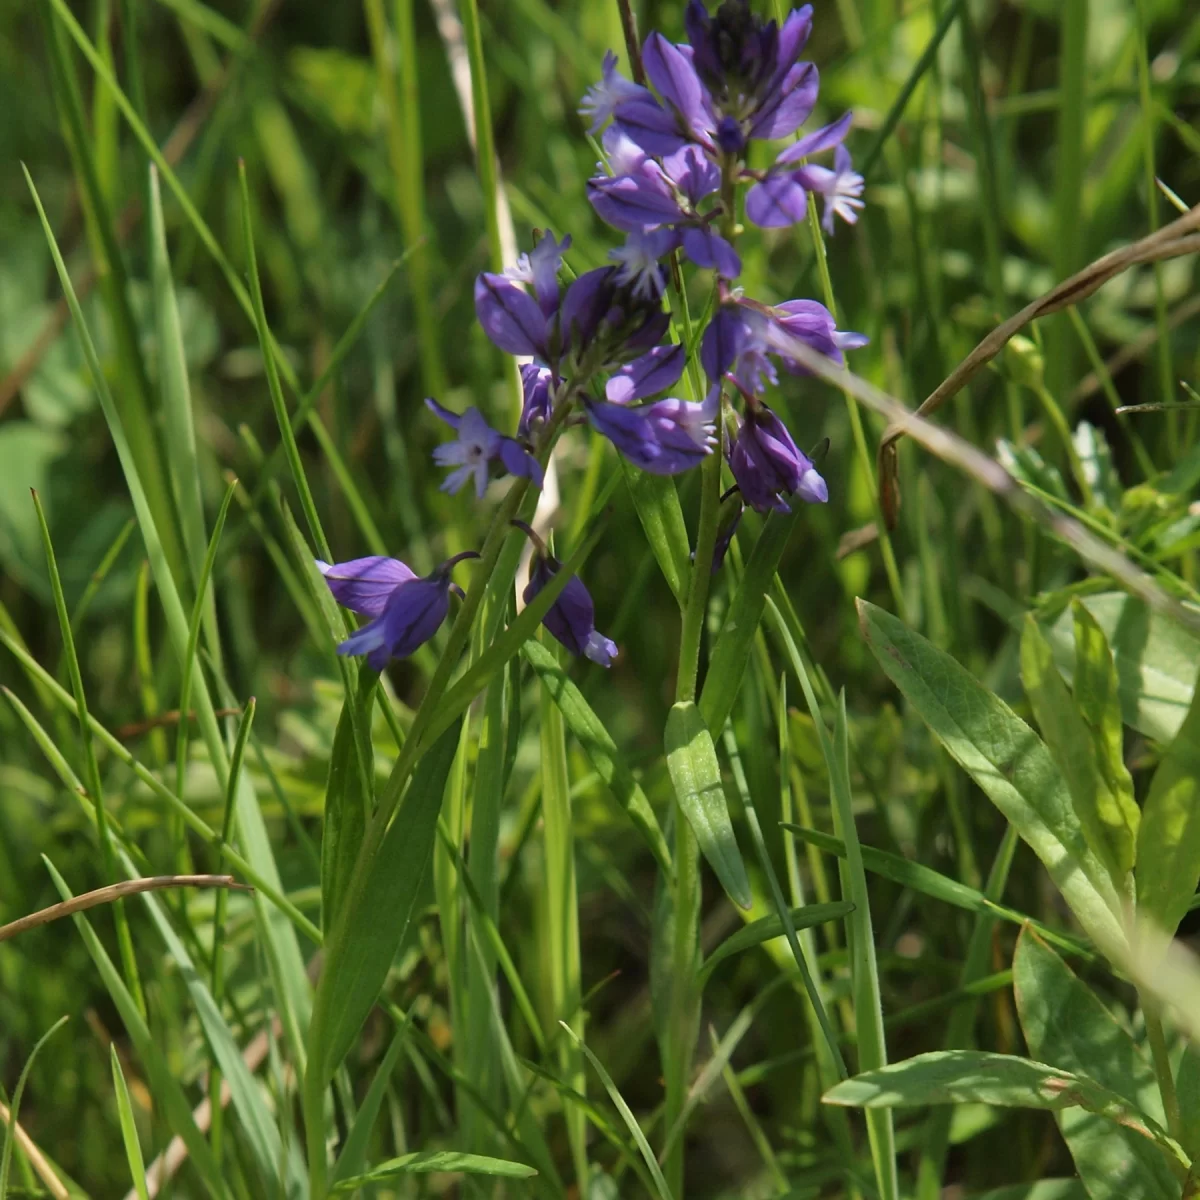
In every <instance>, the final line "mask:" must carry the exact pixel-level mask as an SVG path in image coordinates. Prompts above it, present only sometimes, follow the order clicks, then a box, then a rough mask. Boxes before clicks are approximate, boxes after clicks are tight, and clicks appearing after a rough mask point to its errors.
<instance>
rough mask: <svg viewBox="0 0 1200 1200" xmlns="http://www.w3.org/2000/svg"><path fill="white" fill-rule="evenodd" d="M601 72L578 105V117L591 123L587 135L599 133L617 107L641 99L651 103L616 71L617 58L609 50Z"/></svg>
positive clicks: (645, 93)
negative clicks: (597, 80)
mask: <svg viewBox="0 0 1200 1200" xmlns="http://www.w3.org/2000/svg"><path fill="white" fill-rule="evenodd" d="M601 72H602V73H601V76H600V82H599V83H597V84H593V85H592V86H591V87H590V88H588V90H587V91H586V92H585V93H584V96H583V101H582V102H581V103H580V105H579V112H580V115H581V116H584V117H587V118H588V119H589V120H590V121H591V125H590V126H589V127H588V133H593V134H594V133H598V132H599V130H600V126H601V125H603V124H604V122H605V121H607V120H608V119H609V117H611V116H612V115H613V112H614V110H615V109H616V108H617V106H618V105H620V104H623V103H627V102H628V101H630V100H641V99H645V100H650V101H651V102H652V103H653V97H652V96H651V95H650V93H649V92H648V91H647V90H646V89H645V88H644V87H642V86H641V85H640V84H636V83H633V82H631V81H630V80H628V79H626V78H625V76H624V75H622V74H621V72H620V71H618V70H617V56H616V55H615V54H614V53H613V52H612V51H611V50H609V51H608V53H607V54H605V56H604V66H603V67H602V68H601Z"/></svg>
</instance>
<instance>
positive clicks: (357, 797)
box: [321, 671, 375, 931]
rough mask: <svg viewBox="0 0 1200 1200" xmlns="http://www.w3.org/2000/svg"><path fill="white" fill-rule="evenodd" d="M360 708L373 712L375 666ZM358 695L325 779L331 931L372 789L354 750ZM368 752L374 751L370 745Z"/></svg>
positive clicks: (363, 681) (344, 717) (363, 680)
mask: <svg viewBox="0 0 1200 1200" xmlns="http://www.w3.org/2000/svg"><path fill="white" fill-rule="evenodd" d="M359 680H360V686H361V690H363V691H365V692H366V696H365V697H360V699H359V701H358V702H357V703H359V704H360V705H361V707H360V710H359V711H360V712H362V713H369V712H370V699H369V697H370V693H371V692H372V691H373V690H374V687H375V677H374V674H373V673H372V672H367V671H361V672H360V673H359ZM355 704H356V701H355V698H354V697H353V696H351V695H347V696H346V698H345V700H344V701H343V703H342V712H341V715H340V716H339V717H338V723H337V729H336V730H335V731H334V735H333V748H332V750H331V751H330V754H329V778H328V781H327V782H326V785H325V811H324V816H323V819H322V826H321V928H322V929H325V930H326V931H328V930H330V929H332V928H333V927H334V926H335V924H336V923H337V917H338V910H339V908H340V906H341V902H342V899H343V898H344V896H345V894H346V885H347V883H348V882H349V879H350V873H351V872H352V871H353V870H354V864H355V862H356V861H357V859H358V852H359V850H360V849H361V848H362V843H363V837H364V835H365V833H366V828H367V816H368V813H367V805H368V803H369V800H368V797H367V795H366V794H365V793H364V790H363V777H362V772H361V770H360V769H359V764H358V756H357V753H356V750H355V740H354V739H355V728H354V726H355V721H354V706H355ZM367 752H368V753H369V752H370V751H369V746H368V750H367Z"/></svg>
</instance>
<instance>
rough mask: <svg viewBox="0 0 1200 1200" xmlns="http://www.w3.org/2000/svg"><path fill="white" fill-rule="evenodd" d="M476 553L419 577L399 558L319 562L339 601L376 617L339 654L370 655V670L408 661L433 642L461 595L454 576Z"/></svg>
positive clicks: (340, 648)
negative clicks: (398, 660)
mask: <svg viewBox="0 0 1200 1200" xmlns="http://www.w3.org/2000/svg"><path fill="white" fill-rule="evenodd" d="M478 557H479V555H478V554H477V553H476V552H475V551H474V550H467V551H464V552H463V553H462V554H456V555H455V556H454V557H453V558H451V559H447V561H446V562H444V563H442V565H441V566H440V567H438V568H437V570H435V571H434V572H433V573H432V574H431V575H426V576H425V577H424V578H420V577H418V576H416V575H414V574H413V572H412V571H411V570H409V568H408V567H407V566H405V564H404V563H402V562H400V561H399V560H398V559H394V558H382V557H370V558H355V559H351V560H350V561H349V562H344V563H335V564H333V565H330V564H329V563H323V562H319V561H318V563H317V567H318V568H319V569H320V571H321V573H322V574H323V575H324V576H325V579H326V581H327V582H328V584H329V589H330V591H331V592H332V593H333V596H334V599H335V600H337V602H338V603H339V604H342V605H344V606H345V607H346V608H349V609H351V610H352V611H353V612H357V613H361V614H362V615H363V616H369V617H372V618H374V619H373V620H371V621H369V622H368V623H367V624H366V625H364V626H363V627H362V628H361V629H359V630H357V631H356V632H355V633H353V634H351V635H350V637H348V638H347V639H346V640H345V641H344V642H342V643H341V644H340V645H339V646H338V648H337V652H338V653H339V654H350V655H359V654H365V655H366V656H367V666H369V667H370V668H371V669H372V670H373V671H382V670H383V668H384V667H385V666H387V664H388V662H389V660H391V659H393V658H407V657H408V656H409V655H410V654H412V653H413V652H414V651H415V650H416V649H417V647H419V646H421V645H423V644H424V643H425V642H427V641H429V639H430V638H431V637H433V635H434V634H435V633H436V632H437V631H438V627H439V626H440V625H441V623H442V622H443V621H444V620H445V619H446V614H447V613H448V612H449V611H450V592H451V591H452V590H454V591H457V592H458V593H459V595H461V594H462V591H461V589H460V588H459V587H458V585H457V584H455V583H454V582H452V580H451V578H450V572H451V571H452V570H453V568H454V565H455V563H458V562H461V561H462V560H463V559H464V558H478Z"/></svg>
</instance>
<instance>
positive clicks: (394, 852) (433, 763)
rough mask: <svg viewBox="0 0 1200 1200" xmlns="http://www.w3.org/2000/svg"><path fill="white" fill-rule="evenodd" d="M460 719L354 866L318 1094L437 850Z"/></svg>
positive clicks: (353, 1030)
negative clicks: (370, 852) (376, 842)
mask: <svg viewBox="0 0 1200 1200" xmlns="http://www.w3.org/2000/svg"><path fill="white" fill-rule="evenodd" d="M458 733H459V723H458V722H455V723H454V724H453V725H451V727H450V728H449V729H448V730H447V731H446V732H445V733H444V734H442V736H441V737H440V738H439V739H438V740H437V741H436V742H435V743H434V744H433V745H432V746H431V747H430V748H429V750H428V751H427V753H426V754H425V755H424V757H422V759H421V761H420V762H419V763H418V765H417V768H416V771H415V772H414V773H413V777H412V781H411V783H410V784H409V785H408V791H407V792H406V793H405V796H404V799H403V801H402V802H401V805H400V809H399V811H398V812H397V813H396V816H395V819H394V820H393V821H392V823H391V825H390V826H389V827H388V831H387V833H386V835H385V836H384V839H383V842H382V844H381V845H380V847H379V850H378V852H377V853H376V854H375V855H374V857H372V858H371V859H370V860H369V861H367V862H361V861H360V862H359V863H358V864H357V865H356V867H355V875H356V876H358V878H357V880H356V879H354V878H352V879H351V881H350V884H349V887H348V890H347V892H346V894H345V896H344V898H343V900H344V903H343V907H342V910H341V915H340V916H339V918H338V922H337V925H336V926H335V927H334V928H333V929H332V930H331V931H330V932H329V935H328V936H327V937H326V939H325V965H324V968H323V969H322V971H321V981H320V983H319V985H318V986H317V993H316V997H315V999H314V1001H313V1017H312V1025H311V1026H310V1028H309V1034H308V1052H309V1079H308V1080H306V1092H307V1093H308V1094H309V1096H310V1097H311V1096H312V1095H313V1093H314V1092H315V1093H316V1094H317V1095H319V1094H320V1092H322V1091H323V1090H324V1088H325V1086H326V1085H327V1084H328V1083H329V1081H330V1079H332V1078H333V1073H334V1071H335V1070H336V1069H337V1066H338V1064H339V1063H340V1062H341V1061H342V1059H343V1058H345V1056H346V1053H347V1051H348V1050H349V1049H350V1046H351V1044H352V1043H353V1041H354V1039H355V1037H357V1035H358V1031H359V1030H360V1029H361V1028H362V1024H363V1022H364V1021H365V1020H366V1019H367V1014H368V1013H369V1012H370V1011H371V1008H372V1006H373V1005H374V1004H375V1001H376V999H377V998H378V996H379V991H380V989H381V988H382V987H383V984H384V980H386V979H387V973H388V971H389V970H391V966H392V962H393V960H394V959H395V957H396V952H397V951H398V950H399V948H400V945H401V943H402V942H403V940H404V937H405V935H406V933H407V932H408V929H409V926H410V924H411V922H412V919H413V916H414V913H415V910H416V906H417V900H418V897H419V895H420V892H421V883H422V881H423V880H424V877H425V872H426V871H427V870H428V869H429V862H430V859H431V858H432V857H433V843H434V838H435V837H436V835H437V818H438V813H439V812H440V811H441V808H442V793H443V791H444V790H445V786H446V777H447V776H448V775H449V773H450V766H451V764H452V763H453V761H454V755H455V753H456V751H457V749H458Z"/></svg>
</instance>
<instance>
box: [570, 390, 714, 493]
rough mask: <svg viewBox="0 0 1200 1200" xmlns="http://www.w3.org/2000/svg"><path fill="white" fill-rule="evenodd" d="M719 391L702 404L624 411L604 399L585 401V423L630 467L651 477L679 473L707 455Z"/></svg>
mask: <svg viewBox="0 0 1200 1200" xmlns="http://www.w3.org/2000/svg"><path fill="white" fill-rule="evenodd" d="M719 404H720V390H719V389H718V388H713V390H712V391H711V392H709V394H708V396H707V398H706V399H705V400H704V401H703V403H700V404H697V403H694V402H692V401H689V400H678V399H676V398H675V397H673V396H672V397H668V398H667V399H666V400H659V401H656V402H655V403H654V404H645V405H642V406H640V407H637V408H629V407H626V406H625V405H623V404H611V403H608V402H606V401H603V400H586V401H585V402H584V407H585V408H586V409H587V414H588V420H589V421H591V423H592V427H593V428H594V429H596V430H597V431H598V432H599V433H602V434H603V435H604V436H605V437H606V438H608V440H609V441H610V442H612V444H613V445H614V446H616V448H617V449H618V450H619V451H620V452H621V453H622V454H623V455H624V456H625V457H626V458H627V459H629V461H630V462H631V463H633V464H634V466H637V467H640V468H641V469H642V470H643V471H648V472H649V473H650V474H652V475H678V474H679V473H680V472H681V471H687V470H690V469H691V468H692V467H694V466H696V465H697V464H698V463H700V462H702V461H703V460H704V458H705V457H706V456H707V455H709V454H711V453H712V448H713V446H714V445H716V438H715V436H714V430H715V426H714V422H715V420H716V416H717V410H718V407H719Z"/></svg>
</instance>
